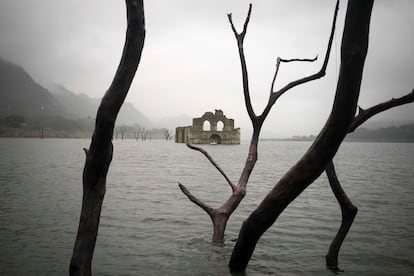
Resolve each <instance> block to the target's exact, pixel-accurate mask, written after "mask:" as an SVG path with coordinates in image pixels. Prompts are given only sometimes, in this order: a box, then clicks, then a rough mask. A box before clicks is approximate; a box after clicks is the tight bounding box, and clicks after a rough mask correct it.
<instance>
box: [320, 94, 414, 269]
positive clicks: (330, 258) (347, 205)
mask: <svg viewBox="0 0 414 276" xmlns="http://www.w3.org/2000/svg"><path fill="white" fill-rule="evenodd" d="M412 102H414V89H413V90H412V91H411V92H410V93H409V94H407V95H405V96H403V97H400V98H396V99H394V98H393V99H391V100H389V101H386V102H383V103H380V104H377V105H375V106H373V107H370V108H368V109H362V108H359V112H358V115H357V116H355V118H354V121H353V122H352V124H351V126H350V128H349V130H348V133H351V132H353V131H354V130H355V129H356V128H358V127H359V126H360V125H362V124H363V123H364V122H366V121H367V120H368V119H369V118H371V117H372V116H374V115H376V114H378V113H381V112H383V111H386V110H388V109H391V108H393V107H396V106H400V105H404V104H407V103H412ZM325 172H326V175H327V176H328V180H329V185H330V186H331V189H332V191H333V193H334V195H335V197H336V199H337V201H338V203H339V206H340V207H341V214H342V221H341V226H340V227H339V230H338V232H337V233H336V235H335V237H334V239H333V240H332V242H331V245H330V247H329V251H328V254H327V255H326V266H327V267H328V268H329V269H331V270H333V271H341V270H340V269H339V267H338V254H339V250H340V248H341V245H342V242H343V241H344V240H345V237H346V235H347V234H348V231H349V229H350V228H351V225H352V223H353V221H354V218H355V216H356V214H357V212H358V208H357V207H356V206H355V205H353V204H352V202H351V200H350V199H349V197H348V196H347V194H346V193H345V191H344V190H343V188H342V187H341V183H340V182H339V180H338V177H337V175H336V171H335V166H334V164H333V162H332V160H331V161H330V162H329V163H328V166H327V167H326V168H325Z"/></svg>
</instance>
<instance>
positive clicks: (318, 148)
mask: <svg viewBox="0 0 414 276" xmlns="http://www.w3.org/2000/svg"><path fill="white" fill-rule="evenodd" d="M372 5H373V0H349V2H348V7H347V11H346V17H345V25H344V31H343V37H342V45H341V66H340V71H339V78H338V83H337V88H336V95H335V99H334V103H333V108H332V111H331V114H330V115H329V118H328V120H327V122H326V124H325V126H324V128H323V129H322V131H321V132H320V133H319V135H318V136H317V138H316V139H315V141H314V142H313V143H312V145H311V146H310V148H309V149H308V151H307V152H306V153H305V154H304V156H303V157H302V158H301V159H300V160H299V161H298V162H297V163H296V164H295V165H294V166H293V167H292V168H291V169H290V170H289V171H288V172H287V173H286V174H285V175H284V176H283V177H282V178H281V179H280V180H279V181H278V183H277V184H276V185H275V186H274V188H273V189H272V190H271V191H270V192H269V193H268V194H267V196H266V197H265V198H264V199H263V201H262V202H261V203H260V205H259V206H258V207H257V208H256V209H255V210H254V211H253V212H252V213H251V214H250V215H249V217H248V218H247V219H246V220H245V221H244V222H243V225H242V227H241V229H240V233H239V236H238V239H237V242H236V244H235V246H234V249H233V253H232V256H231V258H230V262H229V267H230V271H231V272H242V271H244V270H245V269H246V267H247V265H248V262H249V260H250V258H251V256H252V254H253V252H254V249H255V247H256V244H257V242H258V240H259V239H260V237H261V236H262V234H263V233H264V232H266V230H267V229H268V228H269V227H270V226H272V225H273V223H274V222H275V221H276V220H277V218H278V217H279V215H280V214H281V213H282V212H283V210H284V209H285V208H286V207H287V206H288V205H289V204H290V203H291V202H292V201H293V200H294V199H295V198H296V197H297V196H299V195H300V194H301V193H302V192H303V191H304V190H305V189H306V188H307V187H308V186H309V185H310V184H311V183H312V182H313V181H314V180H315V179H317V178H318V177H319V176H320V175H321V174H322V172H323V171H324V170H325V168H326V166H327V165H328V163H329V162H330V161H331V160H332V158H333V157H334V156H335V154H336V152H337V150H338V148H339V146H340V144H341V143H342V141H343V139H344V138H345V136H346V134H347V132H348V130H349V128H350V126H351V123H352V121H353V119H354V115H355V112H356V109H357V102H358V98H359V92H360V86H361V80H362V75H363V69H364V64H365V57H366V54H367V51H368V37H369V25H370V18H371V10H372Z"/></svg>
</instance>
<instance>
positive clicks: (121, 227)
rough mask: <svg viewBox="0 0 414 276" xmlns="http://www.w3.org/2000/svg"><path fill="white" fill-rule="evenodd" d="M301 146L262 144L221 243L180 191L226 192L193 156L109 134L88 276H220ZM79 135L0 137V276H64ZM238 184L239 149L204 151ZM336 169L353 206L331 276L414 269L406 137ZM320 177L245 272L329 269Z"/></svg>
mask: <svg viewBox="0 0 414 276" xmlns="http://www.w3.org/2000/svg"><path fill="white" fill-rule="evenodd" d="M309 145H310V143H308V142H261V144H260V146H259V161H258V163H257V166H256V168H255V171H254V173H253V175H252V177H251V181H250V183H249V185H248V187H247V196H246V198H245V199H244V200H243V201H242V203H241V205H240V206H239V208H238V209H237V210H236V212H235V213H234V214H233V216H232V218H231V220H230V221H229V224H228V228H227V232H226V242H225V244H224V245H223V246H215V245H212V244H211V243H210V239H211V234H212V226H211V223H210V220H209V217H208V216H207V215H206V214H205V213H204V211H202V210H201V209H200V208H199V207H197V206H195V205H194V204H193V203H191V202H190V201H189V200H188V199H187V198H186V197H185V196H184V195H183V194H182V193H181V191H180V190H179V188H178V186H177V181H179V182H181V183H183V184H184V185H186V186H187V187H188V189H189V190H190V191H192V192H193V193H194V194H195V195H197V196H198V197H199V198H201V199H203V200H205V201H206V202H208V203H209V204H211V205H213V206H219V205H220V204H221V203H223V201H224V200H225V199H226V198H227V196H229V195H230V188H229V187H228V185H227V184H226V182H225V181H224V179H223V177H222V176H221V175H220V174H219V173H218V172H217V171H216V170H215V169H214V168H213V167H212V166H211V165H210V164H209V162H208V161H207V160H206V159H205V158H204V156H202V155H201V154H200V153H199V152H195V151H192V150H190V149H188V148H187V147H186V146H185V145H183V144H175V143H173V142H166V141H144V142H143V141H138V142H137V141H135V140H124V141H120V140H117V141H114V146H115V152H114V159H113V161H112V164H111V167H110V170H109V175H108V179H107V192H106V196H105V200H104V206H103V209H102V216H101V224H100V228H99V235H98V240H97V244H96V249H95V255H94V260H93V272H94V274H95V275H229V273H228V270H227V262H228V259H229V256H230V254H231V251H232V247H233V245H234V243H235V239H236V238H237V234H238V230H239V228H240V225H241V223H242V221H243V220H244V219H245V218H246V217H247V215H248V214H249V213H250V212H251V211H252V210H253V209H254V208H255V206H257V204H258V203H259V202H260V201H261V199H262V198H263V197H264V196H265V194H266V193H267V192H268V191H269V190H270V188H271V187H272V186H273V185H274V184H275V183H276V181H277V180H278V179H279V178H280V177H281V176H282V175H283V173H284V172H285V171H286V170H287V169H288V168H290V167H291V166H292V165H293V164H294V163H295V162H296V161H297V159H298V158H299V157H300V156H301V155H302V154H303V153H304V152H305V151H306V149H307V147H308V146H309ZM88 146H89V140H81V139H79V140H69V139H60V140H59V139H43V140H40V139H7V138H3V139H0V275H67V274H68V266H69V261H70V257H71V253H72V248H73V243H74V239H75V235H76V230H77V225H78V220H79V213H80V206H81V197H82V184H81V175H82V169H83V164H84V153H83V151H82V148H83V147H88ZM204 148H206V149H207V150H208V151H209V152H210V154H211V155H213V157H214V158H215V159H216V161H217V162H218V163H219V164H221V165H222V167H223V169H224V170H225V171H226V172H227V173H228V175H229V176H231V177H232V179H234V181H237V179H238V176H239V173H240V171H241V168H242V166H243V164H244V160H245V158H246V153H247V144H241V145H234V146H221V145H217V146H205V147H204ZM335 164H336V166H337V169H338V176H339V179H340V180H341V182H342V184H343V186H344V189H345V190H346V191H347V192H348V194H349V196H350V198H351V200H352V201H353V202H354V204H356V205H357V206H358V207H359V213H358V215H357V217H356V219H355V222H354V225H353V226H352V228H351V231H350V233H349V235H348V237H347V239H346V240H345V242H344V244H343V248H342V251H341V254H340V259H339V263H340V267H341V268H342V269H344V270H345V272H343V273H341V275H414V205H413V200H414V171H413V167H414V144H392V143H344V144H343V145H342V147H341V149H340V152H339V153H338V156H337V158H336V159H335ZM340 219H341V215H340V209H339V207H338V205H337V203H336V201H335V198H334V196H333V194H332V192H331V191H330V188H329V184H328V182H327V178H326V176H325V175H322V176H321V177H320V178H319V179H318V180H317V181H316V182H315V183H313V184H312V185H311V186H310V187H309V188H308V189H307V190H306V191H305V192H304V193H303V194H302V195H301V196H300V197H299V198H297V200H296V201H294V202H293V203H292V204H291V205H290V206H289V207H288V208H287V209H286V210H285V212H284V213H283V214H282V216H281V217H280V218H279V219H278V221H277V222H276V224H275V225H273V227H271V228H270V229H269V231H268V232H267V233H266V234H265V235H264V236H263V237H262V239H261V240H260V242H259V244H258V245H257V248H256V251H255V254H254V256H253V258H252V260H251V262H250V265H249V267H248V270H247V275H250V276H251V275H334V274H333V273H332V272H330V271H329V270H327V269H325V259H324V256H325V254H326V252H327V249H328V247H329V243H330V241H331V239H332V238H333V236H334V235H335V233H336V231H337V228H338V226H339V224H340Z"/></svg>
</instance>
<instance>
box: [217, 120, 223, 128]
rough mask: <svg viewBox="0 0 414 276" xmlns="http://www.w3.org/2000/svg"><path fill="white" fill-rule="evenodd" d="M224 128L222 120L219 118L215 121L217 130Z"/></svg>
mask: <svg viewBox="0 0 414 276" xmlns="http://www.w3.org/2000/svg"><path fill="white" fill-rule="evenodd" d="M223 130H224V122H223V121H222V120H219V121H218V122H217V131H223Z"/></svg>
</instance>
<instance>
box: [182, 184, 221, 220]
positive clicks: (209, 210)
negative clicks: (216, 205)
mask: <svg viewBox="0 0 414 276" xmlns="http://www.w3.org/2000/svg"><path fill="white" fill-rule="evenodd" d="M178 186H179V187H180V189H181V191H182V192H183V194H185V195H186V196H187V197H188V199H189V200H191V201H192V202H193V203H194V204H196V205H197V206H199V207H200V208H201V209H203V210H204V211H206V213H207V214H209V215H210V216H211V215H212V212H213V208H211V207H210V206H208V205H207V204H205V203H204V202H202V201H201V200H200V199H198V198H197V197H196V196H194V195H193V194H192V193H190V191H189V190H188V189H187V188H186V187H185V186H184V185H183V184H181V183H180V182H178Z"/></svg>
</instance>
